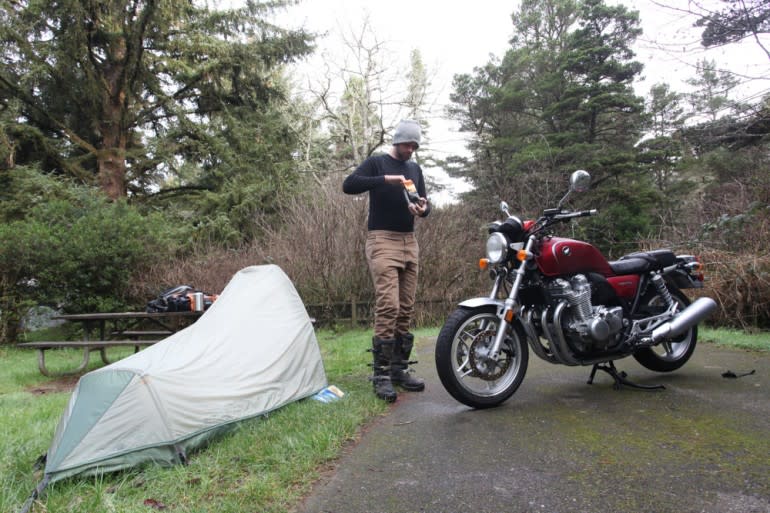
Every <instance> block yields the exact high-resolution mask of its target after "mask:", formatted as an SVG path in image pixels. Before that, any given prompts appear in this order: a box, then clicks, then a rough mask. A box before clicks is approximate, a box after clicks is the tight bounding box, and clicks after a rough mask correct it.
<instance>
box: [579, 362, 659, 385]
mask: <svg viewBox="0 0 770 513" xmlns="http://www.w3.org/2000/svg"><path fill="white" fill-rule="evenodd" d="M597 370H601V371H604V372H606V373H607V374H609V375H610V376H612V379H614V380H615V383H614V384H613V385H612V388H614V389H615V390H620V387H621V386H623V385H625V386H627V387H631V388H640V389H642V390H659V389H665V388H666V387H665V386H663V385H640V384H639V383H634V382H632V381H629V380H627V379H626V376H628V374H626V373H625V372H624V371H620V372H618V369H617V368H616V367H615V362H613V361H610V362H609V363H604V364H602V363H595V364H594V368H593V369H591V376H590V377H589V378H588V384H589V385H592V384H593V382H594V376H595V375H596V371H597Z"/></svg>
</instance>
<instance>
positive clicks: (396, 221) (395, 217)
mask: <svg viewBox="0 0 770 513" xmlns="http://www.w3.org/2000/svg"><path fill="white" fill-rule="evenodd" d="M385 175H404V176H405V177H406V178H407V179H409V180H412V182H414V185H415V187H416V188H417V193H418V194H419V195H420V197H422V198H426V197H427V195H426V193H425V180H424V179H423V176H422V168H420V166H419V165H417V163H416V162H413V161H411V160H407V161H403V160H398V159H394V158H393V157H391V156H390V155H388V154H384V155H376V156H374V157H369V158H368V159H366V160H365V161H364V162H363V163H362V164H361V165H360V166H358V168H356V170H355V171H353V173H351V174H350V176H348V177H347V178H345V181H344V182H342V190H343V192H345V193H346V194H361V193H363V192H369V222H368V228H369V230H390V231H394V232H413V231H414V216H413V215H412V214H411V213H410V212H409V205H408V203H407V199H406V197H405V196H404V186H403V185H402V184H400V183H398V184H388V183H385ZM429 212H430V204H428V208H427V209H426V211H425V213H424V214H423V216H422V217H425V216H427V215H428V213H429Z"/></svg>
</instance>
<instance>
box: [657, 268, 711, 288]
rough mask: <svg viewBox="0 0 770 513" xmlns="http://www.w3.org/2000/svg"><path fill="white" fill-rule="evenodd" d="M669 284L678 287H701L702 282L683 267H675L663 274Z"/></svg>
mask: <svg viewBox="0 0 770 513" xmlns="http://www.w3.org/2000/svg"><path fill="white" fill-rule="evenodd" d="M665 278H666V281H667V282H668V283H669V284H672V283H673V284H674V285H675V286H676V287H677V288H679V289H701V288H703V282H702V281H700V280H696V279H695V278H694V277H693V276H692V275H690V274H689V273H688V272H687V271H685V270H683V269H675V270H674V271H672V272H670V273H668V274H667V275H665Z"/></svg>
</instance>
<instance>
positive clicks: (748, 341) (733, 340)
mask: <svg viewBox="0 0 770 513" xmlns="http://www.w3.org/2000/svg"><path fill="white" fill-rule="evenodd" d="M698 338H699V339H700V341H702V342H711V343H714V344H717V345H720V346H728V347H735V348H739V349H755V350H761V351H770V333H768V332H751V333H750V332H747V331H743V330H734V329H727V328H708V327H705V326H699V327H698Z"/></svg>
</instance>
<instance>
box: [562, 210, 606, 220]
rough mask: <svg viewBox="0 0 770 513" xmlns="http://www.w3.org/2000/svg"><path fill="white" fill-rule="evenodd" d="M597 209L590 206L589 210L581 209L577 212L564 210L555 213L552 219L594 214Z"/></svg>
mask: <svg viewBox="0 0 770 513" xmlns="http://www.w3.org/2000/svg"><path fill="white" fill-rule="evenodd" d="M596 213H597V210H596V209H595V208H592V209H591V210H581V211H579V212H565V213H563V214H556V215H555V216H554V219H572V218H574V217H588V216H592V215H595V214H596Z"/></svg>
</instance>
